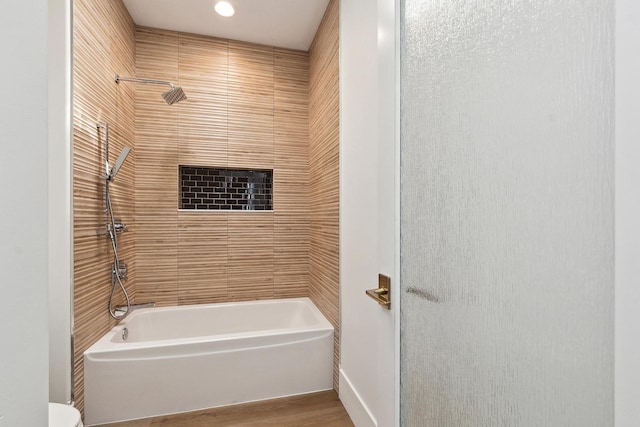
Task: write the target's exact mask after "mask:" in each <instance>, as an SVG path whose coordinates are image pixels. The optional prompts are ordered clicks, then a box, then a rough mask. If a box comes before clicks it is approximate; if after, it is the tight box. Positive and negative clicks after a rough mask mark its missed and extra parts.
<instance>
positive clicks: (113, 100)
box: [73, 0, 136, 410]
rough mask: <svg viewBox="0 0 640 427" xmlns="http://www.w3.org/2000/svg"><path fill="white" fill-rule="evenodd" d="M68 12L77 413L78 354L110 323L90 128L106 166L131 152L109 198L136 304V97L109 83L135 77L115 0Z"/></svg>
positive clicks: (98, 164)
mask: <svg viewBox="0 0 640 427" xmlns="http://www.w3.org/2000/svg"><path fill="white" fill-rule="evenodd" d="M73 13H74V18H73V22H74V26H73V86H74V87H73V218H74V220H73V248H74V249H73V259H74V269H73V270H74V273H73V274H74V318H75V322H74V323H75V325H74V331H75V338H74V349H73V352H74V361H75V363H74V392H75V402H76V405H77V407H78V408H79V409H80V410H83V409H84V393H83V380H84V375H83V368H84V366H83V359H82V354H83V353H84V351H85V350H86V349H87V348H88V347H89V346H91V344H93V343H94V342H95V341H97V340H98V338H100V337H101V336H102V335H104V334H105V333H106V332H107V331H108V330H109V329H110V328H111V327H112V326H113V325H114V324H115V321H114V320H113V319H111V317H110V316H109V314H108V312H107V301H108V300H109V292H110V285H111V273H110V269H109V266H110V264H111V263H112V256H113V255H112V252H111V245H110V242H109V239H108V238H107V236H106V234H104V231H105V230H106V222H105V220H106V217H105V204H104V178H103V177H104V173H105V172H104V161H105V159H104V155H103V151H104V144H103V142H102V140H101V137H102V136H103V135H102V133H98V130H97V128H96V123H97V122H103V123H108V124H109V125H110V129H109V130H110V138H109V139H110V147H109V149H110V156H109V157H110V158H109V161H110V163H111V164H112V165H113V163H114V162H115V159H116V158H117V156H118V155H119V154H120V152H121V150H122V148H123V147H124V146H125V145H127V146H129V147H131V148H133V151H132V152H131V154H129V157H128V158H127V161H126V163H125V164H124V166H123V167H122V169H120V172H119V173H118V176H117V177H116V179H115V181H114V182H113V184H112V185H111V190H112V191H111V192H112V200H113V208H114V211H115V213H116V217H117V218H121V219H122V221H123V222H124V223H126V224H127V225H128V226H129V231H128V232H127V233H124V234H121V236H120V239H119V252H120V257H121V259H122V260H123V261H124V262H126V263H127V264H128V265H129V280H128V281H127V282H126V287H127V289H128V292H129V293H130V294H131V296H132V297H133V298H135V281H136V269H135V257H134V249H135V226H134V220H135V218H134V203H133V200H134V194H135V189H134V185H133V179H134V169H135V158H136V154H135V152H136V149H135V143H134V130H135V129H134V104H135V97H134V91H133V87H131V86H128V85H123V84H120V85H117V84H116V83H115V81H114V78H113V76H114V74H115V73H119V74H121V75H133V74H134V72H135V68H134V64H135V26H134V23H133V21H132V20H131V18H130V16H129V13H128V12H127V10H126V9H125V7H124V5H123V4H122V2H121V1H119V0H117V1H112V0H109V1H107V0H101V1H95V0H74V2H73ZM119 295H120V294H119ZM116 302H117V303H121V302H122V298H121V297H119V298H118V299H117V300H116Z"/></svg>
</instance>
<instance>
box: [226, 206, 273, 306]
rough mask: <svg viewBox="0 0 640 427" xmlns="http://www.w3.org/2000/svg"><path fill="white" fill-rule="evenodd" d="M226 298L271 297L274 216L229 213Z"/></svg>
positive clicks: (252, 213)
mask: <svg viewBox="0 0 640 427" xmlns="http://www.w3.org/2000/svg"><path fill="white" fill-rule="evenodd" d="M228 239H229V240H228V242H229V255H228V256H229V261H228V262H229V264H228V265H229V267H228V299H229V301H242V300H254V299H271V298H273V213H272V212H243V213H242V214H240V215H237V214H229V238H228Z"/></svg>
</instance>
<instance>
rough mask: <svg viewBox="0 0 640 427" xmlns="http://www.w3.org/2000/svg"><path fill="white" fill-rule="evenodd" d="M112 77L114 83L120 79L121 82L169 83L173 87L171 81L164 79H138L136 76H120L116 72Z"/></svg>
mask: <svg viewBox="0 0 640 427" xmlns="http://www.w3.org/2000/svg"><path fill="white" fill-rule="evenodd" d="M114 79H115V81H116V83H120V81H123V82H135V83H148V84H153V85H169V86H171V89H174V87H173V83H171V82H167V81H164V80H153V79H140V78H138V77H120V76H119V75H117V74H116V75H115V77H114Z"/></svg>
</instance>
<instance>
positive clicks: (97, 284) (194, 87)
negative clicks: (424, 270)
mask: <svg viewBox="0 0 640 427" xmlns="http://www.w3.org/2000/svg"><path fill="white" fill-rule="evenodd" d="M337 13H338V1H337V0H334V1H332V2H331V4H330V6H329V8H328V10H327V13H326V15H325V18H324V20H323V23H322V25H321V27H320V29H319V31H318V35H317V37H316V40H315V41H314V44H313V46H312V48H311V50H310V52H309V53H306V52H299V51H292V50H287V49H280V48H274V47H268V46H260V45H253V44H248V43H242V42H236V41H230V40H221V39H214V38H208V37H201V36H194V35H190V34H183V33H175V32H169V31H161V30H155V29H148V28H137V29H136V28H135V27H134V24H133V22H132V20H131V18H130V17H129V15H128V13H127V11H126V9H125V8H124V6H123V5H122V3H121V1H120V0H118V1H88V0H76V1H75V2H74V260H75V265H74V275H75V279H74V282H75V294H74V299H75V348H74V357H75V386H74V390H75V398H76V403H77V405H78V407H79V408H80V409H81V410H82V409H83V407H84V402H83V387H82V381H83V375H82V374H83V371H82V370H83V365H82V354H83V352H84V350H86V348H88V347H89V346H90V345H91V344H93V343H94V342H95V341H96V340H97V339H98V338H99V337H101V336H102V335H104V333H106V331H107V330H108V329H109V328H111V327H112V326H113V324H114V321H112V319H111V318H110V317H109V315H108V313H107V310H106V304H107V301H108V297H109V288H110V287H109V285H110V271H109V265H110V263H111V250H110V246H109V241H108V239H107V238H106V236H105V235H103V234H99V232H100V231H102V230H104V223H105V222H104V221H105V213H104V199H103V194H104V183H103V179H102V178H101V177H102V175H103V169H104V167H103V166H102V165H103V164H104V158H103V156H102V150H103V146H102V145H101V143H100V140H99V134H98V132H97V129H96V128H95V124H96V122H108V123H109V124H110V126H111V129H110V130H111V157H110V160H111V162H112V163H113V160H114V157H116V156H117V155H118V154H119V153H120V151H121V149H122V148H123V146H124V145H128V146H130V147H131V148H133V149H134V150H133V151H132V153H131V154H130V155H129V158H128V159H127V162H126V163H125V165H124V167H123V169H122V170H121V172H120V173H119V174H118V176H117V178H116V181H115V182H114V184H113V186H112V190H113V193H114V194H113V195H114V208H115V211H116V215H117V216H118V217H120V218H122V220H123V222H125V223H127V224H128V225H129V232H127V233H125V234H123V235H121V238H120V252H121V257H122V259H123V260H124V261H125V262H127V263H128V264H129V268H130V279H129V281H128V282H127V289H128V290H129V292H130V294H131V295H132V297H133V299H134V301H135V302H138V303H139V302H145V301H156V302H157V303H158V304H159V305H178V304H192V303H207V302H215V301H230V300H250V299H266V298H281V297H296V296H311V297H312V299H314V301H315V303H316V305H318V306H319V308H320V309H321V310H322V311H323V313H324V314H325V315H326V316H327V317H328V318H329V320H330V321H331V323H332V324H333V325H334V327H335V328H336V337H335V354H336V357H335V364H334V365H335V366H334V367H335V369H334V374H335V375H334V378H336V380H335V381H334V382H335V386H336V388H337V366H338V360H339V359H338V354H339V347H338V345H339V329H338V327H339V311H338V294H339V292H338V182H339V180H338V172H339V170H338V131H339V128H338V109H339V101H338V44H337V41H338V27H337V19H338V17H337ZM115 73H118V74H120V75H135V76H136V77H147V78H154V79H165V80H170V81H173V82H174V83H176V84H178V85H181V86H182V87H183V88H184V90H185V92H186V94H187V96H188V98H189V99H188V100H187V101H183V102H181V103H179V104H175V105H173V106H169V105H167V104H166V103H165V102H164V101H163V100H162V98H161V97H160V93H161V92H162V91H163V90H164V88H162V87H160V86H154V85H140V84H139V85H135V84H132V83H120V84H118V85H116V84H115V82H114V81H113V74H115ZM134 137H135V143H134ZM179 165H189V166H213V167H221V168H237V169H273V174H274V200H273V202H274V209H273V211H268V212H260V211H257V212H199V211H182V210H179V209H178V204H179V198H178V197H179V195H178V193H179V192H178V190H179V188H178V166H179ZM310 175H311V177H312V181H313V182H310ZM134 182H135V186H134ZM134 196H135V197H134Z"/></svg>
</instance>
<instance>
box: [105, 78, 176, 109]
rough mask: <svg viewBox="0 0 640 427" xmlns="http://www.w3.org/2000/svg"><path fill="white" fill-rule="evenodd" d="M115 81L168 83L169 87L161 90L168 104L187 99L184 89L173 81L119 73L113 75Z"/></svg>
mask: <svg viewBox="0 0 640 427" xmlns="http://www.w3.org/2000/svg"><path fill="white" fill-rule="evenodd" d="M115 81H116V83H120V82H121V81H123V82H134V83H147V84H153V85H168V86H170V87H171V89H169V90H168V91H166V92H162V97H163V98H164V100H165V101H166V102H167V104H169V105H173V104H175V103H177V102H180V101H184V100H185V99H187V95H185V94H184V91H183V90H182V88H181V87H179V86H174V85H173V83H171V82H168V81H165V80H152V79H140V78H137V77H120V76H119V75H117V74H116V75H115Z"/></svg>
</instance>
